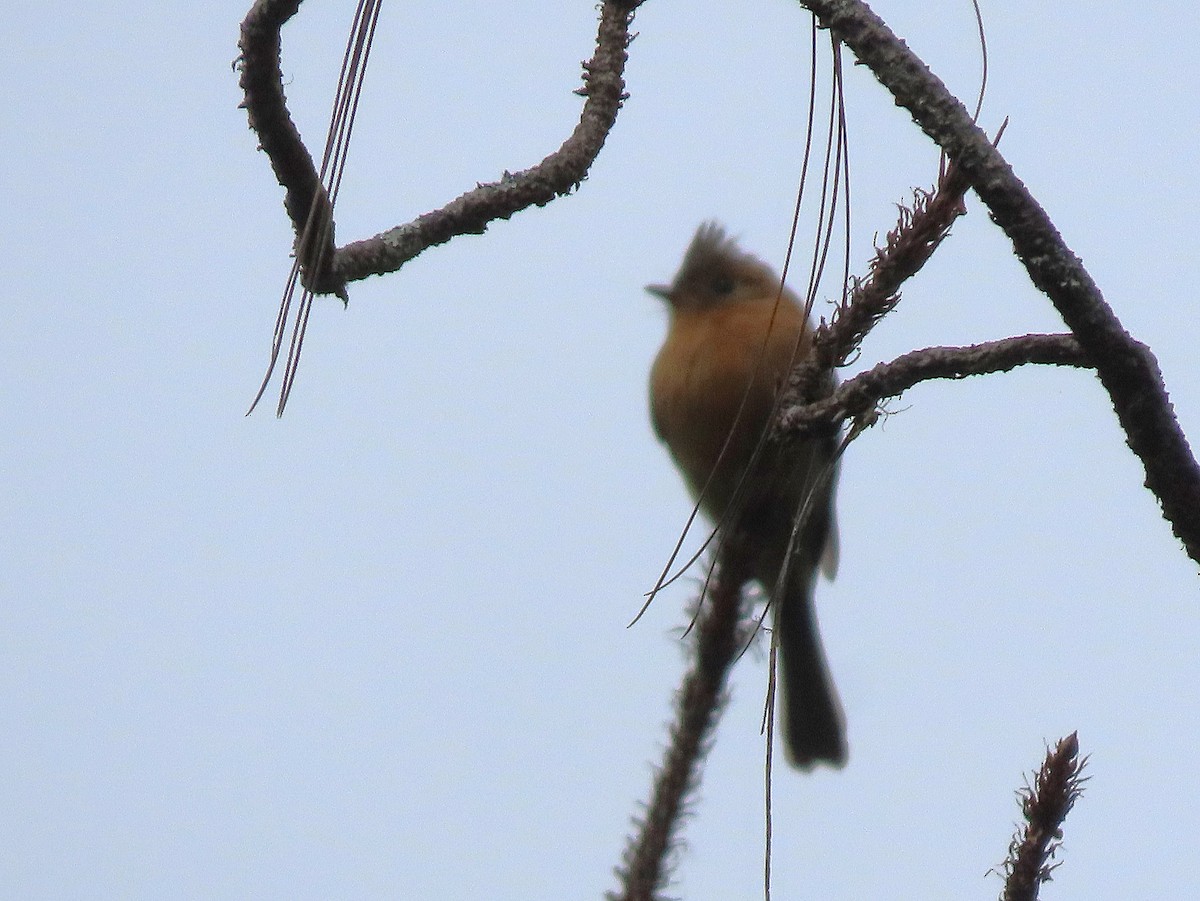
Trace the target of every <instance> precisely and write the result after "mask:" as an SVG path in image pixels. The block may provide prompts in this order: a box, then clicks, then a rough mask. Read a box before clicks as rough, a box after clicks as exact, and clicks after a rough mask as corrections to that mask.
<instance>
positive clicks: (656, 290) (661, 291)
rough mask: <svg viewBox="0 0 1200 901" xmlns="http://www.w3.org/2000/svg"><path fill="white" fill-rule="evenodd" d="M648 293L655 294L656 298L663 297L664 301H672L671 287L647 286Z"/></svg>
mask: <svg viewBox="0 0 1200 901" xmlns="http://www.w3.org/2000/svg"><path fill="white" fill-rule="evenodd" d="M646 293H647V294H653V295H654V296H655V297H661V298H662V299H663V300H670V299H671V286H670V285H646Z"/></svg>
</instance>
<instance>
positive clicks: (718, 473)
mask: <svg viewBox="0 0 1200 901" xmlns="http://www.w3.org/2000/svg"><path fill="white" fill-rule="evenodd" d="M646 290H647V291H648V292H649V293H650V294H652V295H655V296H657V297H659V298H661V299H663V300H665V301H666V305H667V308H668V312H669V319H670V321H669V327H668V330H667V335H666V339H665V340H664V342H663V345H662V347H661V349H660V350H659V352H658V355H657V356H656V357H655V359H654V363H653V366H652V368H651V371H650V416H651V421H652V424H653V427H654V431H655V433H656V434H657V436H658V438H659V439H660V440H661V441H662V442H663V443H664V444H665V445H666V446H667V449H668V450H669V451H670V454H671V456H672V458H673V459H674V461H675V464H676V466H677V467H678V469H679V471H680V473H681V474H682V476H683V479H684V482H685V483H686V485H687V487H688V489H689V491H690V493H691V495H692V498H693V500H695V501H698V503H699V507H700V510H701V512H702V513H703V514H704V515H705V516H706V517H707V518H708V519H709V520H710V521H711V522H712V524H713V525H714V527H715V528H717V529H718V530H719V531H720V530H729V529H737V530H738V536H739V539H740V541H741V543H742V544H741V546H744V547H745V548H746V557H747V562H748V572H749V573H750V574H751V575H752V577H753V579H754V580H756V581H757V582H758V583H759V584H760V586H761V587H762V589H763V591H764V592H765V593H766V594H767V596H768V597H769V598H770V600H769V604H770V608H771V610H772V611H773V613H772V616H773V619H772V624H773V629H774V631H775V633H776V635H777V636H778V638H777V641H778V645H777V647H778V665H779V679H778V682H777V684H778V686H779V689H780V699H779V705H780V707H779V709H780V710H781V719H782V725H783V737H784V748H785V751H786V753H787V757H788V760H789V761H790V762H791V763H792V765H793V766H795V767H797V768H798V769H801V770H811V769H812V768H813V767H814V766H816V765H817V764H821V763H824V764H828V765H830V766H833V767H841V766H843V765H844V764H845V762H846V758H847V745H846V726H845V717H844V714H843V711H842V706H841V702H840V701H839V699H838V695H837V692H836V690H835V688H834V684H833V679H832V676H831V675H830V672H829V666H828V663H827V662H826V657H825V651H824V648H823V646H822V643H821V637H820V632H819V629H818V623H817V616H816V610H815V608H814V606H813V589H814V583H815V581H816V576H817V571H818V569H819V570H820V571H821V572H822V573H823V574H824V575H825V576H826V577H827V578H830V579H832V578H833V577H834V576H835V575H836V572H837V563H838V532H837V523H836V520H835V515H834V493H835V488H836V475H837V468H836V456H837V455H836V451H837V437H836V435H828V436H821V437H813V438H805V439H803V440H801V441H798V442H794V443H793V444H792V445H791V446H790V447H787V448H784V447H782V446H781V445H779V444H775V443H768V442H766V441H764V440H762V439H763V438H764V436H765V433H766V431H767V430H768V429H769V428H770V425H771V417H772V415H773V412H774V410H775V406H776V398H777V396H778V394H779V392H780V391H781V390H782V388H783V387H784V385H785V383H786V380H787V376H788V373H789V372H790V371H791V370H792V369H793V367H794V366H795V365H796V364H797V363H798V362H801V361H802V360H804V359H805V358H806V357H807V355H808V354H809V353H811V350H812V335H813V328H812V326H811V324H810V323H809V322H808V321H807V318H806V316H805V313H804V308H803V306H802V305H801V304H800V302H799V300H798V298H797V297H796V295H795V294H794V293H793V292H792V291H790V290H789V289H787V288H786V287H784V286H783V285H782V283H781V280H780V278H779V276H777V275H776V274H775V272H774V271H772V269H771V268H770V267H769V266H768V265H766V264H765V263H763V262H761V261H760V260H759V259H758V258H756V257H754V256H753V255H751V254H749V253H747V252H745V251H743V250H742V249H741V248H740V247H739V246H738V244H737V242H736V240H734V239H733V238H730V237H729V236H728V235H727V234H726V232H725V229H724V227H723V226H721V225H720V224H719V223H717V222H713V221H710V222H705V223H703V224H702V225H701V226H700V227H699V229H697V231H696V233H695V236H694V237H693V239H692V242H691V244H690V245H689V246H688V248H687V251H686V252H685V254H684V257H683V262H682V264H681V265H680V267H679V270H678V272H677V273H676V274H675V277H674V279H673V280H672V281H671V282H670V284H665V285H663V284H654V285H647V286H646ZM828 382H829V384H828V388H829V389H830V390H831V389H832V386H833V375H832V373H830V375H829V379H828ZM823 475H824V476H825V478H823V477H822V476H823ZM810 492H811V493H812V494H813V497H812V502H811V506H810V515H809V518H808V520H807V523H806V525H805V526H804V528H803V530H802V531H801V532H800V534H799V535H798V537H797V540H796V541H795V543H794V545H792V546H791V547H790V554H791V558H790V561H788V565H787V566H786V567H785V561H787V560H788V555H789V545H790V544H791V537H792V532H793V526H794V523H795V521H796V517H797V514H798V512H799V511H800V508H801V506H802V505H803V504H804V502H805V499H806V497H808V495H809V493H810ZM781 574H782V576H783V578H782V581H780V576H781ZM777 583H778V585H777Z"/></svg>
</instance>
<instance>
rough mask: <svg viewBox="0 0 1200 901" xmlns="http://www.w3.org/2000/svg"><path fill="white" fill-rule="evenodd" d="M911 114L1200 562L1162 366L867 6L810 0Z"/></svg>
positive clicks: (945, 94)
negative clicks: (1107, 406) (1045, 304)
mask: <svg viewBox="0 0 1200 901" xmlns="http://www.w3.org/2000/svg"><path fill="white" fill-rule="evenodd" d="M801 3H802V4H803V5H804V6H805V7H807V8H808V9H810V10H812V12H814V13H815V14H816V15H817V17H818V18H819V20H820V22H821V24H822V25H823V26H825V27H827V28H830V29H832V30H833V32H834V33H835V34H836V35H837V37H838V38H839V39H841V40H842V41H843V42H845V44H846V45H847V46H848V47H850V49H851V50H852V51H853V52H854V54H855V56H856V57H858V59H859V60H860V61H861V62H862V63H864V64H865V65H867V66H868V67H869V68H870V69H871V71H872V72H873V73H874V74H875V77H876V78H877V79H878V80H879V82H880V84H882V85H883V86H884V87H886V88H887V89H888V90H889V91H891V92H892V94H893V96H894V97H895V98H896V102H897V103H898V104H900V105H901V106H903V107H905V108H906V109H908V111H909V112H910V113H912V116H913V119H914V120H915V121H916V123H917V124H918V125H919V126H920V127H921V129H922V130H923V131H924V132H925V133H926V134H927V135H929V137H930V138H932V139H933V140H934V141H935V142H936V143H937V144H938V145H939V146H940V147H942V148H943V149H944V150H945V151H946V153H947V154H948V155H949V157H950V159H951V160H953V161H954V163H955V164H956V166H958V167H959V169H961V171H962V174H963V176H964V177H965V178H966V179H967V180H968V181H969V182H970V185H971V187H972V188H973V189H974V190H975V192H976V193H977V194H978V195H979V197H980V199H982V200H983V202H984V203H985V204H987V206H988V208H989V209H990V210H991V213H992V217H993V219H994V220H995V222H996V223H997V224H998V225H999V226H1000V227H1001V228H1002V229H1003V230H1004V232H1005V234H1007V235H1008V237H1009V239H1010V240H1011V241H1012V243H1013V249H1014V252H1015V253H1016V256H1017V258H1018V259H1019V260H1020V261H1021V262H1022V263H1023V264H1024V266H1025V269H1026V271H1027V272H1028V273H1029V277H1030V279H1031V280H1032V281H1033V283H1034V285H1036V286H1037V287H1038V288H1039V289H1040V290H1041V291H1043V292H1044V293H1045V294H1046V295H1047V296H1048V297H1049V298H1050V300H1051V301H1052V302H1053V303H1054V306H1055V308H1056V309H1057V310H1058V311H1059V313H1060V314H1061V315H1062V317H1063V321H1064V322H1065V323H1066V325H1067V327H1068V328H1070V330H1071V332H1072V334H1074V335H1075V337H1076V338H1077V339H1078V341H1079V344H1080V346H1081V347H1082V348H1083V350H1084V352H1085V353H1086V354H1087V356H1088V359H1089V360H1090V361H1091V362H1092V364H1093V365H1094V366H1095V368H1096V372H1097V375H1098V376H1099V378H1100V382H1101V384H1103V385H1104V388H1105V390H1106V391H1108V394H1109V397H1110V398H1111V400H1112V403H1113V408H1114V409H1115V410H1116V413H1117V418H1118V420H1119V421H1120V423H1121V427H1122V428H1123V429H1124V430H1125V436H1126V441H1127V443H1128V444H1129V447H1130V449H1132V450H1133V452H1134V453H1135V454H1137V456H1138V457H1139V458H1140V459H1141V461H1142V465H1143V466H1144V468H1145V471H1146V481H1145V484H1146V487H1148V488H1149V489H1150V490H1151V491H1152V492H1154V494H1155V496H1156V497H1157V498H1158V500H1159V503H1160V504H1161V505H1162V511H1163V515H1164V516H1165V517H1166V519H1167V520H1168V521H1169V522H1170V523H1171V526H1172V528H1173V530H1174V532H1175V535H1176V536H1177V537H1178V538H1179V539H1180V540H1181V541H1182V542H1183V545H1184V547H1185V549H1186V550H1187V553H1188V554H1189V555H1190V556H1191V557H1192V559H1193V560H1195V561H1197V562H1198V563H1200V465H1198V464H1197V462H1196V459H1195V457H1194V456H1193V455H1192V451H1191V448H1190V447H1189V445H1188V441H1187V438H1186V437H1185V436H1184V434H1183V431H1182V429H1181V428H1180V427H1179V423H1178V421H1177V420H1176V419H1175V414H1174V411H1173V409H1172V407H1171V403H1170V399H1169V398H1168V396H1167V391H1166V387H1165V385H1164V384H1163V379H1162V374H1161V372H1160V371H1159V368H1158V362H1157V361H1156V360H1155V358H1154V355H1153V354H1152V353H1151V351H1150V349H1149V348H1148V347H1146V346H1145V345H1144V344H1142V343H1141V342H1139V341H1136V340H1135V339H1134V338H1133V337H1131V336H1130V335H1129V333H1128V332H1126V331H1125V329H1124V327H1123V326H1122V325H1121V323H1120V321H1119V320H1118V319H1117V317H1116V315H1115V314H1114V313H1113V311H1112V309H1111V308H1110V307H1109V306H1108V304H1107V303H1106V302H1105V300H1104V297H1103V296H1102V295H1101V293H1100V290H1099V288H1098V287H1097V286H1096V284H1095V283H1094V282H1093V281H1092V278H1091V276H1090V275H1089V274H1088V272H1087V270H1086V269H1085V268H1084V267H1083V264H1082V262H1081V261H1080V260H1079V259H1078V257H1076V256H1075V255H1074V254H1073V253H1072V252H1071V250H1070V249H1069V248H1068V247H1067V246H1066V244H1065V243H1064V241H1063V239H1062V236H1061V235H1059V233H1058V231H1057V230H1056V229H1055V227H1054V225H1053V223H1052V222H1051V221H1050V218H1049V217H1048V216H1047V215H1046V212H1045V210H1043V209H1042V208H1041V207H1040V206H1039V205H1038V203H1037V201H1035V200H1034V198H1033V196H1032V195H1031V194H1030V193H1029V191H1028V190H1027V189H1026V187H1025V185H1024V184H1023V183H1022V182H1021V180H1020V179H1019V178H1017V176H1016V175H1015V174H1014V173H1013V171H1012V168H1011V167H1010V166H1009V165H1008V163H1007V162H1006V161H1005V159H1004V158H1003V157H1002V156H1001V155H1000V153H999V151H997V150H996V148H995V147H994V146H993V145H992V143H991V142H990V141H989V140H988V138H987V136H986V135H985V134H984V133H983V131H982V130H981V129H979V128H978V127H977V126H976V125H975V124H974V123H973V122H972V121H971V115H970V113H968V112H967V110H966V108H965V107H963V105H962V104H961V103H960V102H959V101H958V100H957V99H956V98H955V97H954V96H953V95H952V94H951V93H950V92H949V91H948V90H947V89H946V86H945V85H944V84H942V82H941V81H940V80H939V79H938V78H937V77H936V76H935V75H934V74H933V73H932V72H930V71H929V69H928V68H927V67H926V66H925V65H924V64H923V63H922V62H921V61H920V59H918V58H917V57H916V55H915V54H913V53H912V51H911V50H909V49H908V47H907V46H906V45H905V44H904V42H903V41H901V40H900V39H899V38H897V37H896V36H895V35H894V34H893V33H892V32H891V30H890V29H889V28H888V27H887V26H886V25H885V24H884V23H883V21H882V20H880V19H879V18H878V17H877V16H876V15H875V14H874V13H873V12H871V10H870V9H869V8H868V7H867V6H866V5H865V4H864V3H861V2H859V0H801Z"/></svg>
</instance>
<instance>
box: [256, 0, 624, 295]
mask: <svg viewBox="0 0 1200 901" xmlns="http://www.w3.org/2000/svg"><path fill="white" fill-rule="evenodd" d="M641 2H642V0H605V2H604V3H602V4H601V9H600V24H599V28H598V31H597V36H596V51H595V54H594V55H593V56H592V58H591V60H589V61H588V62H586V63H584V65H583V70H584V71H583V87H582V88H580V89H579V90H578V91H576V93H578V94H580V95H582V96H584V97H585V98H586V100H585V102H584V105H583V111H582V113H581V115H580V120H579V124H578V125H577V126H576V127H575V130H574V132H572V134H571V135H570V137H568V138H567V140H566V141H565V142H564V143H563V145H562V146H561V147H560V148H559V149H558V150H556V151H554V152H553V153H551V154H550V155H549V156H547V157H546V158H545V159H544V160H542V161H541V162H540V163H538V164H537V165H535V166H533V167H532V168H530V169H526V170H524V171H521V172H516V173H508V172H506V173H504V174H503V176H502V177H501V178H500V180H499V181H497V182H492V183H490V184H480V185H478V186H477V187H476V188H475V189H473V190H471V191H468V192H467V193H465V194H463V195H461V196H459V197H457V198H455V199H454V200H452V201H450V202H449V203H448V204H446V205H445V206H444V207H442V208H441V209H440V210H435V211H434V212H431V213H425V214H424V215H421V216H418V217H417V218H416V219H414V220H413V221H412V222H409V223H408V224H406V225H401V226H398V227H396V228H393V229H390V230H389V231H386V232H383V233H382V234H379V235H376V236H375V237H373V238H369V239H367V240H365V241H358V242H355V243H352V244H349V245H347V246H346V247H343V248H340V249H336V250H334V249H333V248H332V247H327V248H325V252H324V253H323V254H321V255H317V254H305V255H303V256H301V257H300V259H301V262H302V263H303V264H307V263H308V261H309V260H310V259H319V260H322V261H324V265H323V268H322V271H321V272H318V273H314V272H311V271H309V267H308V266H307V265H306V268H305V273H304V284H305V285H306V286H308V287H310V288H311V289H312V290H314V291H316V292H318V293H336V292H337V291H338V289H339V288H340V287H342V286H344V285H345V283H346V282H351V281H356V280H358V279H361V278H365V277H366V276H368V275H381V274H383V273H386V272H394V271H395V270H397V269H399V268H400V267H401V266H402V265H404V263H406V262H408V261H409V260H411V259H412V258H413V257H415V256H417V255H418V254H420V253H421V252H422V251H423V250H425V249H427V248H429V247H433V246H434V245H437V244H443V243H445V242H446V241H449V240H450V239H451V238H453V237H455V236H456V235H463V234H481V233H483V231H484V230H485V229H486V228H487V225H488V223H490V222H492V221H494V220H496V219H507V218H509V217H510V216H512V215H513V214H514V213H516V212H518V211H520V210H523V209H525V208H526V207H529V206H545V205H546V204H547V203H549V202H550V201H552V200H554V198H556V197H559V196H562V195H565V194H569V193H570V192H571V191H573V190H574V189H575V188H576V187H578V186H579V184H580V182H582V181H583V179H584V178H585V177H586V175H587V172H588V169H589V168H590V167H591V165H592V163H593V162H594V161H595V159H596V156H597V154H598V153H599V152H600V148H601V147H603V146H604V141H605V139H606V138H607V137H608V133H609V131H610V130H611V128H612V126H613V123H614V122H615V121H616V118H617V113H618V111H619V110H620V108H621V104H622V102H623V101H624V99H625V96H626V95H625V81H624V71H625V61H626V59H627V53H626V49H627V47H628V45H629V41H630V39H631V38H630V32H629V27H630V24H631V23H632V21H633V13H634V11H635V10H636V9H637V7H638V6H640V5H641ZM299 6H300V0H257V2H256V3H255V4H254V6H253V7H252V8H251V10H250V12H249V14H248V15H247V16H246V19H245V21H244V22H243V23H242V36H241V40H240V42H239V46H240V48H241V65H242V76H241V85H242V90H243V91H244V92H245V100H244V102H243V106H245V108H246V110H247V113H248V115H249V119H250V126H251V128H253V129H254V130H255V131H256V132H257V133H258V136H259V142H260V146H261V148H262V149H263V150H264V151H265V152H266V153H267V156H268V157H269V158H270V160H271V166H272V168H273V169H274V170H275V175H276V178H278V179H279V183H280V184H281V185H283V187H284V188H285V189H286V192H287V194H286V197H285V200H284V205H285V207H286V209H287V213H288V216H289V217H290V218H291V220H292V224H293V227H294V228H295V230H296V233H297V235H299V234H301V233H302V232H303V230H304V225H305V221H306V220H307V219H308V216H309V210H310V209H312V208H313V204H314V203H316V204H317V209H318V210H319V211H321V214H323V215H324V216H326V217H329V216H330V215H331V213H330V212H329V211H328V200H327V198H326V197H325V193H324V190H323V189H322V188H321V185H320V180H319V179H318V177H317V173H316V169H315V168H314V166H313V160H312V157H311V156H310V155H309V153H308V151H307V149H306V148H305V147H304V144H303V142H302V140H301V138H300V134H299V132H298V131H297V129H296V127H295V125H294V124H293V122H292V120H291V117H290V116H289V114H288V111H287V106H286V98H285V97H284V94H283V83H282V79H283V76H282V72H281V70H280V62H279V53H280V37H279V29H280V27H281V26H282V25H283V23H284V22H286V21H287V20H288V19H289V18H291V16H292V15H294V14H295V12H296V10H297V9H298V8H299ZM317 218H318V220H319V219H320V215H318V216H317ZM327 232H328V234H330V235H332V228H329V229H328V230H327ZM318 233H325V232H324V231H319V232H318ZM330 240H332V238H331V239H330Z"/></svg>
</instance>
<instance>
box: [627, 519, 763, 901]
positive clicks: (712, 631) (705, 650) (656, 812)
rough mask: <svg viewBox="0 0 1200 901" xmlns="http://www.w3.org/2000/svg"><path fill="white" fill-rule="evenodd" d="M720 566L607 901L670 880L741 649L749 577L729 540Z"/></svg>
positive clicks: (652, 892)
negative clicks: (615, 889) (647, 795)
mask: <svg viewBox="0 0 1200 901" xmlns="http://www.w3.org/2000/svg"><path fill="white" fill-rule="evenodd" d="M719 553H720V562H719V563H718V565H717V567H716V569H715V571H714V573H713V576H712V579H711V580H710V581H709V585H708V589H709V590H708V591H707V592H706V596H705V597H704V598H702V599H701V612H700V615H699V617H698V618H697V621H696V624H695V627H694V636H693V641H694V653H693V663H692V669H691V670H690V671H689V672H688V673H687V674H686V675H685V676H684V680H683V684H682V685H681V686H680V688H679V691H678V693H677V694H676V697H675V722H674V724H672V726H671V734H670V743H669V745H668V747H667V749H666V751H665V752H664V758H663V763H662V765H661V767H660V768H659V770H658V772H657V774H656V777H655V780H654V788H653V790H652V794H651V799H650V803H649V804H648V805H647V808H646V814H645V816H644V817H643V818H642V819H641V820H640V821H639V823H638V824H637V825H638V830H637V835H635V836H633V837H631V838H630V840H629V843H628V845H627V846H626V849H625V852H624V855H623V861H624V862H623V864H622V866H621V867H620V868H619V869H618V870H617V876H618V878H619V879H620V880H621V883H622V888H621V891H620V892H619V893H610V894H609V896H608V897H609V899H610V901H618V899H619V901H651V899H654V898H657V897H659V894H658V893H659V891H660V890H661V889H662V888H664V887H665V885H666V883H667V879H668V877H669V875H670V870H669V866H668V864H669V861H670V856H671V850H672V844H673V841H674V835H675V830H676V828H677V827H678V825H679V822H680V819H681V818H682V814H683V812H684V806H685V804H686V802H687V796H688V794H689V793H690V792H691V791H692V790H693V789H694V788H695V786H696V783H697V780H698V777H699V765H700V760H701V759H702V758H703V756H704V755H705V754H706V753H707V751H708V738H709V736H710V735H711V734H712V731H713V729H714V728H715V727H716V723H717V718H718V716H719V714H720V712H721V709H722V707H723V706H724V702H725V683H726V681H727V679H728V676H729V669H730V667H731V666H732V665H733V662H734V660H735V659H736V658H737V655H738V652H739V651H740V650H741V648H742V647H743V646H744V644H745V636H744V635H743V634H742V633H743V630H741V629H739V628H738V626H739V623H740V622H741V606H742V605H741V600H742V586H743V585H745V583H746V582H747V581H748V579H749V569H748V567H747V560H748V559H749V557H748V555H747V554H746V553H745V552H744V550H743V549H742V546H741V541H740V540H739V539H738V538H737V537H736V536H730V537H729V538H728V539H727V540H726V541H725V542H724V543H723V544H722V546H721V550H720V552H719Z"/></svg>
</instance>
